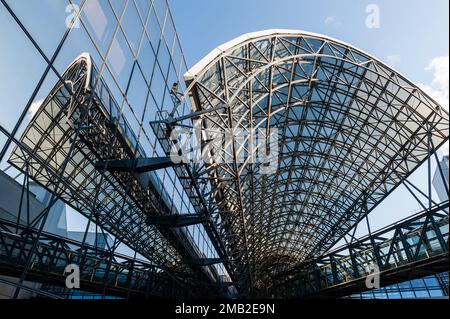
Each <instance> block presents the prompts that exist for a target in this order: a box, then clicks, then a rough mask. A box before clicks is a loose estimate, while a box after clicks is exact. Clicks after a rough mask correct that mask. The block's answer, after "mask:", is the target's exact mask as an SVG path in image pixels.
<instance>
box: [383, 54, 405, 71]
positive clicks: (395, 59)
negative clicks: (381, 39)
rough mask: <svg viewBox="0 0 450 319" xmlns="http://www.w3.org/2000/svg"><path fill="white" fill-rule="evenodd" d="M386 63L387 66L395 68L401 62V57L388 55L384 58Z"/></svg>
mask: <svg viewBox="0 0 450 319" xmlns="http://www.w3.org/2000/svg"><path fill="white" fill-rule="evenodd" d="M386 62H387V64H389V65H390V66H392V67H393V68H395V67H396V66H397V65H399V64H400V62H402V56H401V55H400V54H392V55H388V56H387V57H386Z"/></svg>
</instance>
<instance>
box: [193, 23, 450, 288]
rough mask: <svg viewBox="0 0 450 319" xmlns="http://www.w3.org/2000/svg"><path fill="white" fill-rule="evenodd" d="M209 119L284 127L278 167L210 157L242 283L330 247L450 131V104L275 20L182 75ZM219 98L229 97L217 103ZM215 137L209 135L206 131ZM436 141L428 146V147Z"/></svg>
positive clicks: (239, 148)
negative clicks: (276, 26)
mask: <svg viewBox="0 0 450 319" xmlns="http://www.w3.org/2000/svg"><path fill="white" fill-rule="evenodd" d="M185 81H186V85H187V87H188V92H187V93H189V96H190V99H191V103H192V105H193V111H195V112H197V111H206V110H208V109H210V110H211V112H205V113H199V114H201V115H200V118H201V120H202V121H201V123H202V128H203V129H207V130H217V131H222V132H223V131H225V130H227V129H230V128H233V129H236V128H237V129H243V130H246V131H251V130H253V129H255V128H263V129H265V130H266V132H267V134H270V131H271V130H272V129H273V128H277V129H278V131H279V149H278V151H279V158H278V164H277V170H276V172H275V173H274V174H267V175H264V174H261V164H258V163H251V162H250V161H245V162H243V163H242V162H241V161H238V160H237V159H238V158H239V157H240V156H242V155H244V157H245V155H246V154H248V151H249V147H248V146H249V140H248V139H245V140H243V141H242V140H240V141H238V140H237V139H235V140H234V141H233V145H232V147H231V149H232V151H231V153H232V158H233V161H231V162H230V161H228V162H227V160H226V159H225V156H229V155H230V154H225V153H224V152H223V151H222V150H221V149H220V148H219V146H218V147H215V148H214V147H213V148H212V151H211V153H214V154H215V156H218V157H216V158H218V159H219V160H216V161H213V162H212V163H210V164H207V165H206V170H207V171H208V172H209V175H210V177H211V185H212V188H213V190H214V198H215V201H216V202H215V203H214V205H215V207H216V209H217V211H218V212H219V215H220V218H219V222H218V223H217V224H218V228H219V232H220V233H221V234H222V236H223V238H222V239H223V241H224V243H225V245H226V249H227V254H228V256H230V262H231V263H232V265H233V267H234V269H235V271H236V274H238V282H237V284H238V286H240V287H241V288H242V287H243V288H244V293H252V292H256V291H265V290H266V289H267V288H268V287H270V285H271V284H270V282H271V280H272V279H271V278H273V277H275V276H276V275H277V274H279V273H283V272H285V271H287V270H289V269H290V268H291V267H294V266H295V265H296V264H298V263H300V262H302V261H304V260H307V259H309V258H313V257H314V256H318V255H320V254H322V253H324V252H325V251H327V250H328V249H329V248H330V247H332V246H333V244H334V243H336V242H337V241H338V240H339V239H340V238H341V237H342V236H344V235H345V234H346V233H347V232H348V231H349V230H350V229H351V228H352V227H353V226H354V225H355V224H356V223H357V222H358V221H360V220H361V219H362V218H363V217H364V216H365V215H366V214H367V213H368V212H370V211H371V210H372V209H373V208H374V207H375V206H376V205H377V204H378V203H380V202H381V201H382V200H383V199H384V198H385V196H387V195H388V194H389V193H390V192H391V191H392V190H393V189H394V188H395V187H396V186H398V185H399V184H400V182H401V181H402V180H404V179H405V178H406V177H407V176H409V175H410V174H411V172H412V171H414V170H415V169H416V168H417V167H418V166H419V165H420V164H421V163H422V162H423V161H425V160H426V158H427V156H428V154H429V153H428V150H429V149H431V150H435V149H437V148H438V147H439V146H440V145H442V143H444V142H445V141H446V140H447V139H448V130H449V126H448V124H449V121H448V113H447V112H446V111H445V110H443V109H442V107H440V106H439V105H438V104H437V103H436V102H435V101H433V100H432V99H431V98H430V97H429V96H427V95H426V94H425V93H424V92H423V91H422V90H421V89H420V88H418V87H417V86H416V85H415V84H413V83H412V82H411V81H409V80H407V79H406V78H405V77H404V76H402V75H401V74H399V73H398V72H396V71H395V70H393V69H392V68H390V67H388V66H386V65H385V64H384V63H382V62H380V61H378V60H377V59H375V58H373V57H371V56H370V55H368V54H366V53H364V52H362V51H360V50H358V49H356V48H354V47H352V46H350V45H348V44H345V43H342V42H340V41H337V40H334V39H330V38H327V37H325V36H321V35H316V34H312V33H306V32H301V31H289V30H268V31H263V32H256V33H251V34H247V35H244V36H241V37H239V38H237V39H235V40H232V41H230V42H229V43H227V44H224V45H222V46H220V47H218V48H217V49H215V50H214V51H213V52H211V53H210V54H209V55H208V56H207V57H205V58H204V59H203V60H202V61H200V62H199V63H198V64H197V65H196V66H194V67H193V68H191V70H189V71H188V72H187V73H186V74H185ZM220 105H223V106H224V107H222V108H220ZM202 142H203V143H207V142H208V141H207V135H203V141H202ZM430 145H431V146H430Z"/></svg>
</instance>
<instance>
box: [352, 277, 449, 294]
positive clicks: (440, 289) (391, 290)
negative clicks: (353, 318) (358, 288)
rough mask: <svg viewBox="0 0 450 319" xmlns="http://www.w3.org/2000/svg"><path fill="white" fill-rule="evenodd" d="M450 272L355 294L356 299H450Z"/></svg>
mask: <svg viewBox="0 0 450 319" xmlns="http://www.w3.org/2000/svg"><path fill="white" fill-rule="evenodd" d="M448 285H449V283H448V272H443V273H440V274H436V275H430V276H426V277H423V278H419V279H414V280H410V281H404V282H402V283H399V284H394V285H389V286H386V287H382V288H379V289H374V290H370V291H365V292H363V293H359V294H353V295H351V296H349V297H348V298H355V299H413V298H445V299H448V287H449V286H448Z"/></svg>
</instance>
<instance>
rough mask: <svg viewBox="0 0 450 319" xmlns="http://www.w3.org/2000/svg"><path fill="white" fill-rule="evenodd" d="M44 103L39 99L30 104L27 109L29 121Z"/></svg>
mask: <svg viewBox="0 0 450 319" xmlns="http://www.w3.org/2000/svg"><path fill="white" fill-rule="evenodd" d="M43 102H44V99H40V100H37V101H34V102H33V103H31V105H30V108H29V109H28V112H27V115H28V116H29V117H30V119H31V118H32V117H33V116H34V114H36V112H37V111H38V110H39V107H40V106H41V104H42V103H43Z"/></svg>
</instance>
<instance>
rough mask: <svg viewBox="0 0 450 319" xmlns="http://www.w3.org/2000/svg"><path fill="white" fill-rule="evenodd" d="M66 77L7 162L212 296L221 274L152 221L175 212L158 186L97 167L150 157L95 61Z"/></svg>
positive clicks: (75, 66) (179, 235)
mask: <svg viewBox="0 0 450 319" xmlns="http://www.w3.org/2000/svg"><path fill="white" fill-rule="evenodd" d="M62 79H63V80H62V81H61V80H60V81H58V83H57V84H56V85H55V86H54V88H53V89H52V91H51V92H50V93H49V95H48V96H47V98H46V99H45V100H44V102H43V103H42V105H41V106H40V107H39V109H38V111H37V112H36V114H35V115H34V116H33V118H32V120H31V121H30V123H29V124H28V126H27V127H26V129H25V131H24V132H23V134H22V136H21V138H20V142H19V143H17V145H16V146H15V147H14V149H13V151H12V153H11V155H10V157H9V162H10V163H11V164H13V165H14V166H15V167H16V168H17V169H19V170H20V171H22V172H24V173H25V174H28V175H29V176H30V177H31V178H33V179H34V180H35V181H36V182H38V183H40V184H41V185H42V186H44V187H46V188H47V189H49V190H50V191H52V192H53V193H54V194H55V195H56V196H57V197H58V198H61V199H62V200H64V201H65V202H66V203H68V204H69V205H71V206H72V207H74V208H75V209H76V210H78V211H79V212H81V213H82V214H84V215H85V216H86V217H87V218H92V220H93V222H95V223H97V225H99V226H101V227H102V228H103V229H104V230H106V231H108V232H109V233H111V234H112V235H113V236H115V238H116V239H117V240H118V241H119V242H122V243H125V244H126V245H128V246H129V247H131V248H132V249H134V250H135V251H136V252H138V253H139V254H141V255H142V256H144V257H145V258H147V259H148V260H149V261H150V262H151V263H154V264H155V266H156V267H158V269H160V270H161V271H164V272H165V273H166V274H167V275H168V276H172V277H173V278H174V279H176V280H179V281H181V282H186V283H188V282H190V283H191V284H194V285H199V286H200V287H203V288H202V289H199V290H201V291H202V293H205V291H207V292H209V293H214V291H213V290H212V289H210V288H208V285H210V284H211V282H213V280H214V279H215V278H214V277H215V276H217V274H215V273H212V272H211V268H210V267H197V266H192V265H190V264H189V262H190V259H193V258H200V257H201V256H200V253H199V252H198V249H197V247H196V246H195V244H194V243H193V242H192V240H190V239H189V238H188V237H187V236H185V234H184V230H182V229H179V230H176V229H175V230H172V229H168V228H165V227H158V226H155V225H153V224H151V223H148V222H147V216H156V215H169V214H172V213H174V212H173V211H171V209H170V208H169V207H170V202H169V201H170V199H169V196H168V195H167V194H166V193H165V190H164V188H163V187H162V185H161V182H160V181H159V180H158V179H157V178H156V177H155V176H154V175H151V174H147V173H145V174H133V173H130V172H108V171H107V170H106V169H98V168H96V167H95V164H96V163H97V162H98V161H99V160H103V161H105V162H106V163H107V162H108V161H109V160H128V159H135V158H139V157H143V156H145V152H144V151H143V150H142V149H141V148H137V149H136V145H137V143H136V137H135V136H134V134H133V132H132V130H131V129H130V126H129V124H128V123H127V121H126V120H125V119H124V117H123V116H122V115H121V112H120V108H119V107H118V105H117V103H116V102H115V100H114V99H113V97H112V94H111V93H110V91H109V89H108V87H107V86H106V84H105V83H104V82H103V80H102V78H101V77H100V78H98V71H97V68H96V67H95V66H94V65H93V63H92V62H91V59H90V56H89V55H88V54H82V55H81V56H80V57H79V58H77V59H76V60H75V61H74V62H73V63H72V64H71V65H70V66H69V67H68V68H67V70H66V71H65V72H64V74H63V76H62ZM97 81H98V82H97ZM70 91H72V92H70ZM106 165H107V164H106ZM115 248H117V247H114V248H113V249H115ZM190 287H192V286H190ZM190 290H191V291H190V293H191V294H192V295H194V294H195V293H197V292H198V291H196V292H194V290H193V289H190Z"/></svg>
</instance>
